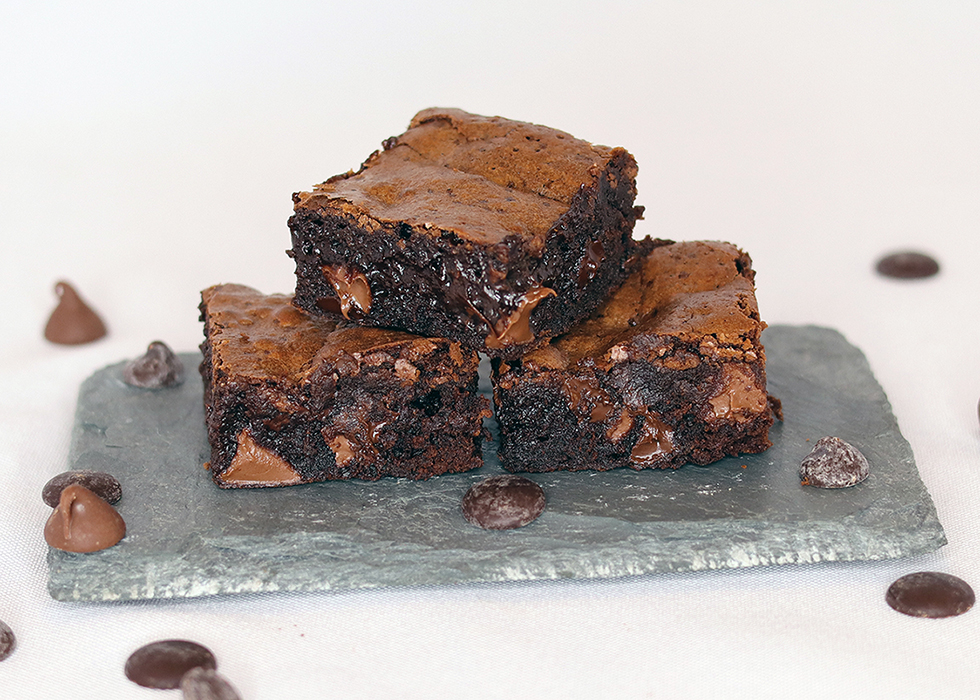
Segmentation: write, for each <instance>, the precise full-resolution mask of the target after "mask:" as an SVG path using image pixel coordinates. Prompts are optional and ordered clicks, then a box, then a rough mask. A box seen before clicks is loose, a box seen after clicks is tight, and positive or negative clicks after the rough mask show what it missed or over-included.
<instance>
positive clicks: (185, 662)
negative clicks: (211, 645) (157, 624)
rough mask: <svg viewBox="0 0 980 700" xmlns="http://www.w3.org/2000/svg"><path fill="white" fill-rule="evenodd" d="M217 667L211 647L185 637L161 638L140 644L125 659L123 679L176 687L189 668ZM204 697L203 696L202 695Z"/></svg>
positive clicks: (148, 686) (145, 684) (148, 685)
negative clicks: (157, 640) (124, 677)
mask: <svg viewBox="0 0 980 700" xmlns="http://www.w3.org/2000/svg"><path fill="white" fill-rule="evenodd" d="M217 667H218V662H217V660H216V659H215V658H214V654H212V653H211V650H210V649H208V648H207V647H205V646H202V645H201V644H198V643H197V642H190V641H187V640H186V639H164V640H161V641H159V642H151V643H150V644H147V645H145V646H142V647H140V648H139V649H137V650H136V651H134V652H133V653H132V654H130V655H129V658H128V659H126V667H125V669H124V670H125V672H126V678H128V679H129V680H131V681H133V683H136V684H137V685H142V686H143V687H145V688H160V689H161V690H171V689H173V688H179V687H180V682H181V679H182V678H183V677H184V674H185V673H187V672H188V671H190V670H191V669H192V668H208V669H211V670H212V671H213V670H214V669H216V668H217ZM205 697H207V696H205Z"/></svg>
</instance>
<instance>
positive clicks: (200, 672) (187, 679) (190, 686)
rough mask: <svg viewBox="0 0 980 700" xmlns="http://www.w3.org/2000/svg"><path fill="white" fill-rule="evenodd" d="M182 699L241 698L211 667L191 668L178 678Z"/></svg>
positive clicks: (227, 699) (212, 699) (223, 699)
mask: <svg viewBox="0 0 980 700" xmlns="http://www.w3.org/2000/svg"><path fill="white" fill-rule="evenodd" d="M180 690H181V692H182V693H183V696H184V700H241V696H240V695H239V694H238V691H236V690H235V688H234V687H232V685H231V683H229V682H228V681H227V680H226V679H225V677H224V676H222V675H221V674H220V673H218V672H217V671H215V670H214V669H213V668H203V667H200V666H199V667H197V668H192V669H191V670H190V671H188V672H187V673H185V674H184V677H183V678H181V679H180Z"/></svg>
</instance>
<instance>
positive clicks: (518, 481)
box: [462, 474, 545, 530]
mask: <svg viewBox="0 0 980 700" xmlns="http://www.w3.org/2000/svg"><path fill="white" fill-rule="evenodd" d="M544 505H545V498H544V490H543V489H542V488H541V487H540V486H539V485H538V484H536V483H535V482H533V481H531V480H530V479H526V478H524V477H523V476H516V475H514V474H502V475H500V476H491V477H488V478H486V479H484V480H483V481H481V482H479V483H477V484H474V485H473V486H472V487H470V490H469V491H467V492H466V495H465V496H463V503H462V507H463V517H464V518H466V520H467V522H469V523H472V524H473V525H478V526H479V527H482V528H485V529H487V530H511V529H513V528H516V527H523V526H525V525H527V524H528V523H529V522H531V521H532V520H534V519H535V518H537V517H538V516H539V515H541V513H542V512H543V511H544Z"/></svg>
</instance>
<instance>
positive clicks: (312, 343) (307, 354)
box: [201, 284, 463, 382]
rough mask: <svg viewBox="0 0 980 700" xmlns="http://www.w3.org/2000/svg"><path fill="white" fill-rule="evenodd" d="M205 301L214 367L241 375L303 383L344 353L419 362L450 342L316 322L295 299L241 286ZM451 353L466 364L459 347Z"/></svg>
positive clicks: (211, 291)
mask: <svg viewBox="0 0 980 700" xmlns="http://www.w3.org/2000/svg"><path fill="white" fill-rule="evenodd" d="M201 297H202V299H203V304H202V308H203V309H204V310H205V314H206V320H207V324H208V329H207V333H208V338H209V340H210V342H211V348H212V350H211V352H212V362H213V363H214V366H215V369H217V370H219V371H224V372H226V373H228V374H231V375H235V376H238V377H250V378H260V379H264V378H277V379H284V380H286V381H290V380H291V381H296V382H300V381H302V380H304V379H306V378H308V377H309V376H310V375H311V374H312V373H313V372H314V371H315V370H316V369H317V368H318V367H320V366H321V365H323V364H325V363H328V364H329V363H336V362H338V361H342V358H344V356H345V355H346V356H348V357H350V356H357V355H360V356H369V355H371V354H373V353H374V352H381V351H385V350H387V351H393V350H394V351H397V352H393V353H392V354H394V355H396V356H398V355H402V354H406V353H407V355H409V356H412V357H413V358H418V357H420V356H422V355H426V354H428V353H430V352H432V351H433V350H435V349H436V347H437V343H447V342H448V341H442V340H441V339H430V338H423V337H421V336H417V335H412V334H410V333H402V332H399V331H391V330H384V329H380V328H361V327H357V326H346V325H344V324H342V323H338V322H336V321H332V320H329V319H323V318H319V317H316V318H314V317H312V316H309V315H307V314H306V313H304V312H302V311H300V310H299V309H297V308H296V307H295V306H293V305H292V296H289V295H286V294H271V295H265V294H262V293H261V292H259V291H256V290H255V289H252V288H251V287H246V286H244V285H240V284H222V285H217V286H214V287H210V288H208V289H205V290H204V291H203V292H202V293H201ZM450 354H451V355H452V356H453V359H454V360H455V361H456V362H457V363H458V364H460V363H462V362H463V356H462V354H461V353H460V351H459V349H458V348H455V352H454V348H451V349H450ZM396 369H397V366H396Z"/></svg>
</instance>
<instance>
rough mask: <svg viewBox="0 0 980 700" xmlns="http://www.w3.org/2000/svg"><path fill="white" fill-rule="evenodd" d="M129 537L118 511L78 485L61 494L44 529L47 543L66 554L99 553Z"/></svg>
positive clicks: (71, 486) (70, 486)
mask: <svg viewBox="0 0 980 700" xmlns="http://www.w3.org/2000/svg"><path fill="white" fill-rule="evenodd" d="M125 536H126V523H125V522H123V519H122V516H121V515H119V513H117V512H116V509H115V508H113V507H112V506H110V505H109V504H108V503H106V502H105V501H103V500H102V499H101V498H99V497H98V496H96V495H95V494H94V493H92V492H91V491H89V490H88V489H87V488H85V487H84V486H81V485H79V484H70V485H68V486H66V487H65V488H64V490H63V491H62V492H61V498H60V499H59V501H58V507H57V508H55V509H54V512H53V513H51V517H50V518H48V522H47V524H45V526H44V540H45V542H47V543H48V544H49V545H51V546H52V547H54V548H55V549H61V550H64V551H66V552H82V553H88V552H98V551H100V550H103V549H108V548H109V547H111V546H113V545H114V544H116V543H118V542H119V540H121V539H122V538H123V537H125Z"/></svg>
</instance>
